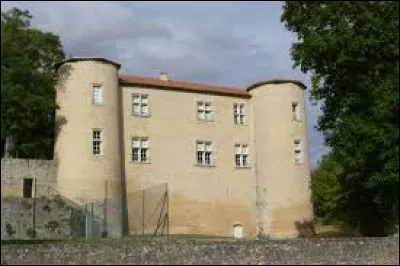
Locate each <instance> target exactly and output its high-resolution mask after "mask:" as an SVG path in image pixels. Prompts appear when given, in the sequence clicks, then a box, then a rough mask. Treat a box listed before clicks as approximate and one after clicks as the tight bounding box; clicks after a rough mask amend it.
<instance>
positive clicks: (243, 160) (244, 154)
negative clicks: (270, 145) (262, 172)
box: [235, 144, 249, 167]
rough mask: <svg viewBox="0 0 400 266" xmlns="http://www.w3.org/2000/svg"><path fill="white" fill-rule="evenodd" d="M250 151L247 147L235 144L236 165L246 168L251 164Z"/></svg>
mask: <svg viewBox="0 0 400 266" xmlns="http://www.w3.org/2000/svg"><path fill="white" fill-rule="evenodd" d="M248 158H249V150H248V146H247V145H242V144H235V165H236V166H237V167H246V166H248V163H249V160H248Z"/></svg>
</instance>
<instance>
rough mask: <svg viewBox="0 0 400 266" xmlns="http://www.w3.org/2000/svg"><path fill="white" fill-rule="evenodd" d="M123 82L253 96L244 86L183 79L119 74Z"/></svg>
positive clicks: (189, 90)
mask: <svg viewBox="0 0 400 266" xmlns="http://www.w3.org/2000/svg"><path fill="white" fill-rule="evenodd" d="M119 82H120V83H121V84H131V85H138V86H145V87H157V88H161V89H174V90H181V91H187V92H199V93H215V94H221V95H231V96H238V97H251V96H250V94H249V93H248V92H247V91H246V90H245V89H244V88H243V89H239V88H232V87H223V86H217V85H207V84H199V83H189V82H183V81H170V80H169V81H165V80H161V79H158V78H148V77H139V76H133V75H119Z"/></svg>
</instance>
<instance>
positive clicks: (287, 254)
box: [1, 237, 399, 265]
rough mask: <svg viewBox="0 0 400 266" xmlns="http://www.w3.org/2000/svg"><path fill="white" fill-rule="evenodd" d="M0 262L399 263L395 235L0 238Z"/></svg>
mask: <svg viewBox="0 0 400 266" xmlns="http://www.w3.org/2000/svg"><path fill="white" fill-rule="evenodd" d="M1 264H2V265H5V264H12V265H16V264H37V265H41V264H42V265H43V264H47V265H49V264H52V265H55V264H69V265H76V264H110V265H111V264H112V265H114V264H117V265H118V264H141V265H151V264H153V265H154V264H163V265H168V264H170V265H174V264H198V265H199V264H203V265H204V264H207V265H208V264H219V265H222V264H223V265H228V264H255V265H257V264H258V265H260V264H281V265H282V264H302V265H304V264H311V265H317V264H330V265H332V264H364V265H375V264H378V265H379V264H380V265H382V264H386V265H388V264H391V265H398V264H399V238H398V237H386V238H341V239H332V238H326V239H321V238H310V239H293V240H280V241H278V240H275V241H273V240H242V241H232V240H221V241H216V240H184V239H181V240H179V239H169V240H167V239H151V240H144V239H142V240H140V239H129V240H119V241H107V242H99V243H79V242H75V243H47V244H30V245H26V244H25V245H20V244H18V245H17V244H8V245H4V244H2V247H1Z"/></svg>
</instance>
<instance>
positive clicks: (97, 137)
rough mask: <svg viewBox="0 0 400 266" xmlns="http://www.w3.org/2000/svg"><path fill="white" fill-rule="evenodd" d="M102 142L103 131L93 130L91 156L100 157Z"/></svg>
mask: <svg viewBox="0 0 400 266" xmlns="http://www.w3.org/2000/svg"><path fill="white" fill-rule="evenodd" d="M102 142H103V131H102V130H101V129H94V130H93V155H101V154H102V153H103V151H102V148H103V147H102Z"/></svg>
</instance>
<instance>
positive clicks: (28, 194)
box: [23, 178, 33, 198]
mask: <svg viewBox="0 0 400 266" xmlns="http://www.w3.org/2000/svg"><path fill="white" fill-rule="evenodd" d="M23 186H24V191H23V193H24V195H23V196H24V198H32V187H33V179H32V178H24V185H23Z"/></svg>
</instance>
